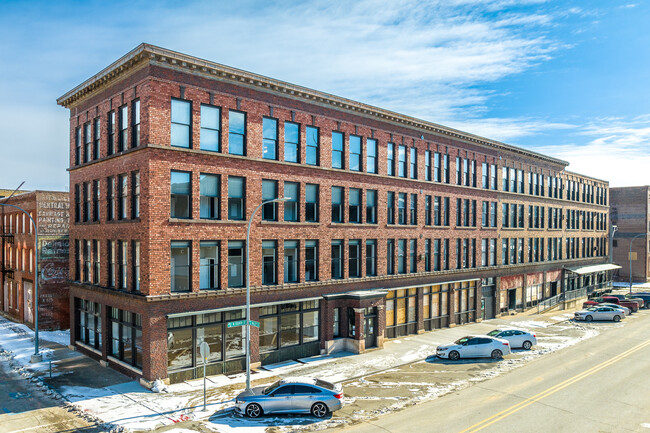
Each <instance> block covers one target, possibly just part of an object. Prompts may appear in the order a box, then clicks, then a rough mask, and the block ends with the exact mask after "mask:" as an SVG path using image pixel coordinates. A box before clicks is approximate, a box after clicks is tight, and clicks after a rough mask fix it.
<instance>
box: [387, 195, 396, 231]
mask: <svg viewBox="0 0 650 433" xmlns="http://www.w3.org/2000/svg"><path fill="white" fill-rule="evenodd" d="M386 224H395V193H394V192H392V191H388V194H387V199H386Z"/></svg>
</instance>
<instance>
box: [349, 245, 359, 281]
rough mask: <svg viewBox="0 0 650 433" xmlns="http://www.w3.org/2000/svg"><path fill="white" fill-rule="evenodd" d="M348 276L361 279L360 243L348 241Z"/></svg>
mask: <svg viewBox="0 0 650 433" xmlns="http://www.w3.org/2000/svg"><path fill="white" fill-rule="evenodd" d="M348 276H349V277H350V278H359V277H361V241H360V240H359V239H350V241H349V242H348Z"/></svg>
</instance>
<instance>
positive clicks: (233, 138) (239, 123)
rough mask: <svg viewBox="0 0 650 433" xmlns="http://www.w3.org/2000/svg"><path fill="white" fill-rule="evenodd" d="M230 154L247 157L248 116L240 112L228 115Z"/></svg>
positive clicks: (231, 112)
mask: <svg viewBox="0 0 650 433" xmlns="http://www.w3.org/2000/svg"><path fill="white" fill-rule="evenodd" d="M228 153H230V154H231V155H246V114H244V113H242V112H239V111H230V112H229V113H228Z"/></svg>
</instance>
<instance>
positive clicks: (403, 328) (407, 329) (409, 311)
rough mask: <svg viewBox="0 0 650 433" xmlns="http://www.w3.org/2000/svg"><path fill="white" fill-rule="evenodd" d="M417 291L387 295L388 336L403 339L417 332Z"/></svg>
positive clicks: (391, 292) (403, 290)
mask: <svg viewBox="0 0 650 433" xmlns="http://www.w3.org/2000/svg"><path fill="white" fill-rule="evenodd" d="M417 300H418V297H417V289H416V288H410V289H398V290H391V291H389V292H388V293H387V294H386V336H387V338H395V337H401V336H403V335H407V334H414V333H416V332H417V320H418V319H417Z"/></svg>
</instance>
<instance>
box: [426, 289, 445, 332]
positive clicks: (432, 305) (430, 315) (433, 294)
mask: <svg viewBox="0 0 650 433" xmlns="http://www.w3.org/2000/svg"><path fill="white" fill-rule="evenodd" d="M423 290H424V297H423V304H424V309H423V311H424V329H426V330H427V331H431V330H432V329H439V328H445V327H447V326H449V303H448V300H449V284H436V285H434V286H426V287H424V289H423Z"/></svg>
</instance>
